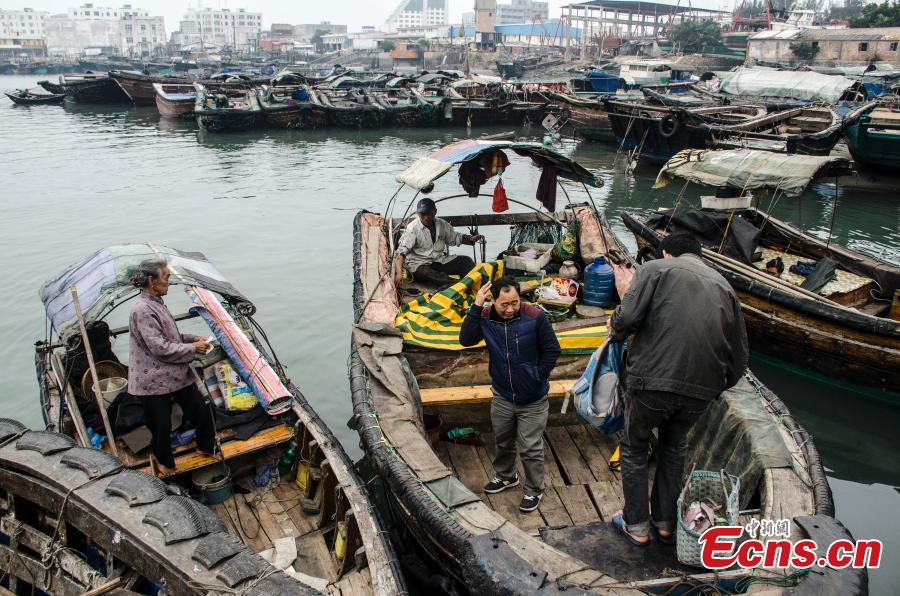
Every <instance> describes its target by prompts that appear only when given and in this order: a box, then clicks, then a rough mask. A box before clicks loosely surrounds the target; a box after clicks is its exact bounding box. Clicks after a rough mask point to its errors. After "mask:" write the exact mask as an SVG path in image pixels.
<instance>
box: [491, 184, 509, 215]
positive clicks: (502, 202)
mask: <svg viewBox="0 0 900 596" xmlns="http://www.w3.org/2000/svg"><path fill="white" fill-rule="evenodd" d="M492 209H493V210H494V213H503V212H504V211H509V202H508V201H507V200H506V189H505V188H503V179H502V178H501V179H500V180H497V186H495V187H494V205H493V207H492Z"/></svg>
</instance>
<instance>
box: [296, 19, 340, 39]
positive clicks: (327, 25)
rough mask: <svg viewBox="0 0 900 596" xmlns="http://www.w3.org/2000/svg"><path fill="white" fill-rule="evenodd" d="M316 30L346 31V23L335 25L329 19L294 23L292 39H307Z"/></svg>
mask: <svg viewBox="0 0 900 596" xmlns="http://www.w3.org/2000/svg"><path fill="white" fill-rule="evenodd" d="M316 31H318V32H319V33H321V34H325V33H344V34H346V33H347V25H335V24H333V23H332V22H331V21H322V22H321V23H302V24H300V25H294V39H302V40H304V41H309V40H311V39H312V38H313V35H315V34H316Z"/></svg>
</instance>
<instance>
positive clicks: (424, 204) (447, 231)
mask: <svg viewBox="0 0 900 596" xmlns="http://www.w3.org/2000/svg"><path fill="white" fill-rule="evenodd" d="M416 214H417V217H416V218H415V219H413V220H412V221H411V222H409V225H408V226H406V231H404V232H403V235H402V236H401V237H400V242H399V243H398V245H397V250H396V251H395V256H394V283H395V284H399V283H400V280H402V279H403V267H404V265H405V266H406V268H407V269H409V272H410V273H411V274H412V276H413V279H415V280H416V281H420V282H423V283H429V284H434V285H437V286H439V287H442V288H443V287H447V286H450V285H452V284H453V283H455V281H456V280H454V279H453V278H452V277H450V276H451V275H458V276H460V277H462V276H464V275H465V274H467V273H468V272H469V271H471V270H472V268H473V267H474V266H475V261H473V260H472V259H470V258H469V257H466V256H463V255H456V256H451V255H449V254H447V247H448V246H451V245H452V246H459V245H460V244H468V245H474V244H475V243H476V242H478V241H479V240H484V236H482V235H481V234H475V235H474V236H470V235H468V234H462V233H460V232H457V231H455V230H454V229H453V226H451V225H450V224H449V223H447V222H446V221H444V220H443V219H440V218H439V217H437V206H436V205H435V204H434V201H432V200H431V199H422V200H420V201H419V203H418V204H417V205H416Z"/></svg>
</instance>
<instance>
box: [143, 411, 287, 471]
mask: <svg viewBox="0 0 900 596" xmlns="http://www.w3.org/2000/svg"><path fill="white" fill-rule="evenodd" d="M293 438H294V429H293V428H291V427H290V426H288V425H287V424H279V425H278V426H273V427H271V428H266V429H263V430H261V431H259V432H258V433H256V434H255V435H253V436H252V437H250V438H249V439H247V440H245V441H236V440H233V441H227V442H225V443H222V455H224V456H225V460H226V461H227V460H229V459H232V458H235V457H237V456H239V455H244V454H247V453H254V452H257V451H262V450H265V449H268V448H270V447H276V446H278V445H281V444H284V443H287V442H288V441H290V440H291V439H293ZM217 461H219V458H218V457H212V456H209V455H206V454H203V453H200V452H199V451H190V452H188V453H185V454H184V455H177V456H176V457H175V468H176V471H175V473H174V474H172V476H178V475H179V474H184V473H185V472H191V471H193V470H198V469H200V468H204V467H206V466H208V465H211V464H214V463H216V462H217ZM139 469H140V471H142V472H147V473H148V474H149V473H151V472H150V465H149V463H148V464H147V465H145V466H142V467H141V468H139ZM164 477H165V476H164Z"/></svg>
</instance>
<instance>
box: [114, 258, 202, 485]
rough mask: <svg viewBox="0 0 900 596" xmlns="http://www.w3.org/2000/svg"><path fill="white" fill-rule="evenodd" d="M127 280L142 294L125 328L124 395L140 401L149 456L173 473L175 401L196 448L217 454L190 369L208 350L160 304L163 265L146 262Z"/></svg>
mask: <svg viewBox="0 0 900 596" xmlns="http://www.w3.org/2000/svg"><path fill="white" fill-rule="evenodd" d="M130 281H131V282H132V283H133V284H134V286H135V287H137V288H140V290H141V293H140V294H139V295H138V297H137V299H136V300H135V303H134V306H133V307H132V309H131V319H130V321H129V323H128V331H129V337H130V342H129V345H128V392H129V393H131V394H132V395H136V396H140V397H141V398H142V401H143V402H144V419H145V421H146V423H147V427H148V428H149V429H150V434H151V440H150V447H151V448H152V450H153V455H155V456H156V460H157V462H158V463H159V468H160V470H161V471H162V472H163V473H164V474H172V473H174V472H175V458H174V457H173V455H172V447H171V444H170V442H169V435H170V434H171V432H172V428H171V412H172V400H173V399H174V400H175V401H176V402H178V405H179V406H181V411H182V412H183V413H184V417H185V419H186V420H192V421H193V422H194V423H195V424H196V426H197V449H198V450H199V451H200V452H202V453H206V454H208V455H212V454H213V453H214V450H215V436H214V435H215V433H214V427H213V419H212V411H211V410H210V408H209V406H208V404H206V403H204V400H203V397H202V396H201V395H200V391H199V390H198V389H197V386H196V385H195V384H194V377H193V374H192V373H191V370H190V367H189V366H188V365H189V363H190V362H191V360H192V359H193V358H194V354H205V353H207V352H208V351H209V350H210V349H211V348H212V346H211V345H210V343H209V342H207V341H206V340H205V339H204V338H202V337H199V336H196V335H183V334H181V333H180V332H179V331H178V327H177V326H176V325H175V318H174V317H173V316H172V313H170V312H169V309H168V308H166V305H165V304H164V303H163V300H162V297H163V296H165V295H166V294H167V293H168V292H169V265H168V264H167V263H166V262H165V261H161V260H160V261H144V262H143V263H141V264H140V266H139V267H138V270H137V271H136V273H135V274H134V275H133V276H132V277H131V279H130Z"/></svg>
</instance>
